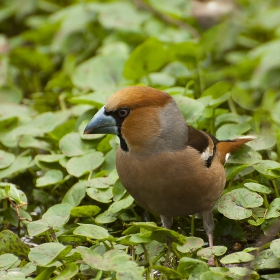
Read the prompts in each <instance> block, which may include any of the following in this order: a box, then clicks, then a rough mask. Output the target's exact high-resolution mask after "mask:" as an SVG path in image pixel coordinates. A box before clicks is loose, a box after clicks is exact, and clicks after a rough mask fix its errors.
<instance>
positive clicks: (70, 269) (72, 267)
mask: <svg viewBox="0 0 280 280" xmlns="http://www.w3.org/2000/svg"><path fill="white" fill-rule="evenodd" d="M78 272H79V268H78V266H77V264H76V263H74V262H72V263H68V264H66V265H65V267H64V269H63V270H62V271H60V272H59V275H57V276H56V277H54V278H53V279H54V280H65V279H71V278H73V277H74V276H75V275H77V273H78Z"/></svg>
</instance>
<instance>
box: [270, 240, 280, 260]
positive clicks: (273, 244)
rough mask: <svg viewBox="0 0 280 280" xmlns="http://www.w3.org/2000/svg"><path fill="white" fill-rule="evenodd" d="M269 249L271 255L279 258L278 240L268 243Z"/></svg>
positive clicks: (279, 241) (279, 246) (279, 242)
mask: <svg viewBox="0 0 280 280" xmlns="http://www.w3.org/2000/svg"><path fill="white" fill-rule="evenodd" d="M270 249H271V251H272V252H273V254H274V255H275V256H276V257H278V258H280V239H275V240H273V241H272V242H271V243H270Z"/></svg>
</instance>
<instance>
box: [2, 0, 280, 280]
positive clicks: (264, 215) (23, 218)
mask: <svg viewBox="0 0 280 280" xmlns="http://www.w3.org/2000/svg"><path fill="white" fill-rule="evenodd" d="M206 2H207V1H206ZM203 3H204V4H205V1H201V2H200V1H192V2H190V1H189V2H188V1H184V0H173V1H168V0H162V1H160V4H159V1H155V0H145V1H140V0H135V1H128V0H127V1H125V0H123V1H122V0H116V1H113V0H112V1H110V0H108V1H101V0H100V1H97V0H96V1H93V0H92V1H90V0H84V1H78V0H60V1H54V0H20V1H19V0H2V1H1V4H0V180H1V183H0V201H1V204H0V212H1V216H0V228H1V230H2V232H0V239H1V244H0V279H20V280H21V279H33V278H34V277H36V279H56V280H58V279H70V278H71V279H105V278H106V279H143V277H145V279H158V278H161V279H201V280H206V279H243V277H244V276H246V275H247V276H248V277H249V278H250V279H259V278H260V277H262V278H261V279H279V278H280V274H279V273H280V253H279V252H280V242H279V239H277V238H276V237H278V232H279V222H278V220H279V216H280V197H279V187H280V181H279V179H280V172H279V171H280V164H279V163H278V161H279V157H280V149H279V148H280V128H279V127H280V79H279V76H280V56H279V50H280V2H279V0H271V1H261V0H256V1H249V0H238V1H237V2H236V3H232V1H218V0H217V3H216V4H215V5H214V4H213V3H212V7H213V5H214V7H216V10H215V9H214V10H211V13H212V14H207V9H206V10H205V14H203V12H204V10H203V9H202V7H201V6H199V7H200V8H199V9H197V8H196V7H198V6H197V5H202V4H203ZM207 3H208V2H207ZM207 3H206V4H207ZM227 3H228V6H227V7H226V8H222V10H223V11H226V14H223V13H222V12H221V11H219V7H220V8H221V7H222V5H224V4H227ZM208 4H209V3H208ZM135 84H145V85H148V86H152V87H156V88H159V89H162V90H164V91H166V92H168V93H170V94H171V95H172V96H173V97H174V99H175V100H176V101H177V102H178V105H179V108H180V110H181V111H182V114H183V115H184V117H185V118H186V121H187V122H188V123H189V124H190V125H192V126H194V127H196V128H199V129H202V130H205V131H207V132H209V133H212V134H215V135H216V136H217V137H218V138H219V139H227V138H234V137H237V136H240V135H242V134H253V135H257V136H258V138H257V139H256V140H254V141H252V142H250V143H249V144H248V145H246V147H244V148H242V149H241V150H240V151H239V152H238V153H237V154H235V155H233V156H232V157H231V158H230V160H229V161H228V163H227V164H226V173H227V187H226V189H225V191H224V194H223V196H222V197H221V199H220V201H218V203H217V207H216V209H215V211H214V213H215V219H216V224H217V226H216V230H215V237H216V238H215V240H214V243H215V245H216V246H214V247H213V248H208V247H207V246H205V244H204V242H203V239H204V240H205V238H206V236H205V234H204V232H202V231H201V229H202V222H201V219H200V218H199V217H197V216H195V217H194V223H195V227H196V229H195V231H194V228H193V227H192V228H191V226H190V223H189V222H190V219H189V218H187V219H182V218H178V219H176V222H175V223H174V225H173V227H172V230H166V229H163V228H161V227H160V223H159V218H158V217H156V216H153V215H151V217H150V219H151V220H152V221H153V222H149V223H143V222H141V221H142V220H143V218H142V217H143V215H144V209H142V208H141V207H140V206H139V205H137V204H136V203H135V202H134V201H133V199H132V198H131V196H130V195H129V194H127V193H126V191H125V189H124V188H123V186H122V184H121V182H120V181H119V179H118V175H117V173H116V171H115V162H114V161H115V151H116V148H117V146H118V140H117V139H116V138H115V137H113V136H111V135H108V136H102V135H95V136H92V137H91V139H89V137H85V136H84V135H83V130H84V128H85V126H86V124H87V122H88V121H89V120H90V118H91V117H92V116H93V114H94V113H95V112H96V111H97V110H98V109H99V108H100V107H101V106H102V105H103V104H104V102H105V101H106V99H107V98H108V96H110V95H111V94H112V93H113V92H114V91H116V90H118V89H120V88H123V87H125V86H128V85H135ZM186 220H187V221H188V222H186ZM173 230H174V231H173ZM193 231H194V235H195V236H196V237H190V238H188V239H187V243H186V237H185V236H189V235H190V232H193ZM267 236H271V237H270V238H267ZM202 238H203V239H202ZM273 239H274V240H273ZM170 240H171V241H172V250H171V252H170V254H169V258H168V259H167V260H165V259H166V254H167V246H166V242H167V241H170ZM203 247H204V248H203ZM226 252H227V253H226ZM225 254H226V255H225ZM213 256H215V260H216V267H210V266H208V264H207V260H209V259H210V258H212V257H213ZM252 260H253V261H252ZM166 262H167V263H168V265H165V264H166ZM232 264H237V265H236V266H234V267H232ZM244 264H245V265H244ZM270 273H274V275H269V274H270ZM260 275H262V276H260ZM271 277H272V278H271ZM273 277H274V278H273Z"/></svg>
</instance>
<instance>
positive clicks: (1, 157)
mask: <svg viewBox="0 0 280 280" xmlns="http://www.w3.org/2000/svg"><path fill="white" fill-rule="evenodd" d="M14 160H15V156H14V154H11V153H8V152H5V151H3V150H0V169H3V168H7V167H8V166H10V165H11V164H12V163H13V162H14Z"/></svg>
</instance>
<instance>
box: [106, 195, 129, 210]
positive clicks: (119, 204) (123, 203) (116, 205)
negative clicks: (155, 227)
mask: <svg viewBox="0 0 280 280" xmlns="http://www.w3.org/2000/svg"><path fill="white" fill-rule="evenodd" d="M133 201H134V199H133V197H132V196H131V195H127V196H126V197H125V198H123V199H121V200H119V201H115V202H113V203H112V204H111V205H110V207H109V208H108V213H118V212H120V211H121V210H123V209H126V208H128V207H130V206H131V205H132V203H133Z"/></svg>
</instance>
